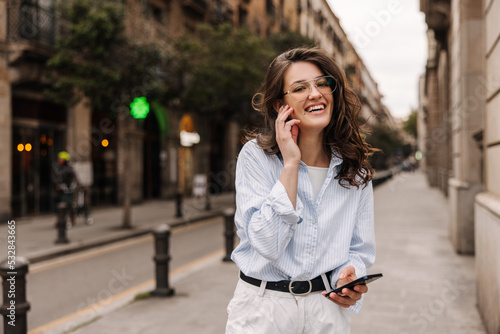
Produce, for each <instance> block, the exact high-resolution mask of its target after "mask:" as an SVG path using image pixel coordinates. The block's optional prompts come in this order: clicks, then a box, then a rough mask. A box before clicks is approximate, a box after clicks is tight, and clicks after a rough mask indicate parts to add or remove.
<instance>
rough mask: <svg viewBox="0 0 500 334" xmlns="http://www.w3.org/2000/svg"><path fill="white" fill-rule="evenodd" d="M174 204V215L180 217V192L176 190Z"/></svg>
mask: <svg viewBox="0 0 500 334" xmlns="http://www.w3.org/2000/svg"><path fill="white" fill-rule="evenodd" d="M175 206H176V211H177V212H176V214H175V217H177V218H181V217H182V192H181V191H177V192H176V193H175Z"/></svg>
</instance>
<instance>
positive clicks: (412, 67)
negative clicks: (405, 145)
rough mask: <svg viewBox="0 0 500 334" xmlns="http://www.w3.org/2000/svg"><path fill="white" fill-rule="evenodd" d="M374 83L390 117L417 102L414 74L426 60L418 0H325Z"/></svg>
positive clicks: (405, 114)
mask: <svg viewBox="0 0 500 334" xmlns="http://www.w3.org/2000/svg"><path fill="white" fill-rule="evenodd" d="M327 1H328V3H329V4H330V7H331V8H332V10H333V12H334V13H335V15H336V16H337V17H338V18H339V19H340V24H341V26H342V28H343V29H344V31H345V32H346V34H347V37H348V38H349V40H350V41H351V43H352V44H353V45H354V48H355V49H356V51H357V53H358V54H359V55H360V56H361V58H362V59H363V62H364V63H365V66H366V67H367V68H368V71H369V72H370V74H371V76H372V77H373V79H374V80H375V81H376V82H377V83H378V88H379V91H380V92H381V93H382V95H383V96H384V97H383V100H382V101H383V102H384V104H385V105H386V106H387V108H389V110H390V112H391V114H392V115H393V116H394V117H397V118H402V119H405V118H407V117H408V115H409V114H410V112H411V110H412V108H413V109H415V108H417V107H418V78H419V77H420V75H421V74H423V73H424V71H425V64H426V61H427V37H426V31H427V26H426V24H425V17H424V14H423V13H422V12H420V10H419V6H420V5H419V3H420V1H419V0H327Z"/></svg>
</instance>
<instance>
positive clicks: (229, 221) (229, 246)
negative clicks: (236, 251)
mask: <svg viewBox="0 0 500 334" xmlns="http://www.w3.org/2000/svg"><path fill="white" fill-rule="evenodd" d="M223 215H224V225H225V229H224V235H225V237H226V238H225V239H226V256H224V258H223V259H222V261H224V262H229V261H232V260H231V253H232V252H233V247H234V208H227V209H225V210H224V212H223Z"/></svg>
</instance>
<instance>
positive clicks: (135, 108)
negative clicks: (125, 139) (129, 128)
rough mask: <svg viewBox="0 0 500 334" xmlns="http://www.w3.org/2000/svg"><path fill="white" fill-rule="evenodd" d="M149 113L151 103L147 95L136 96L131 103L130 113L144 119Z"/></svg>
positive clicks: (134, 116) (136, 117)
mask: <svg viewBox="0 0 500 334" xmlns="http://www.w3.org/2000/svg"><path fill="white" fill-rule="evenodd" d="M148 113H149V103H148V101H147V100H146V98H145V97H136V98H135V99H134V101H132V103H130V115H132V117H133V118H135V119H144V118H146V116H147V115H148Z"/></svg>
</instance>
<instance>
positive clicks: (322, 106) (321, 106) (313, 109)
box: [306, 105, 325, 112]
mask: <svg viewBox="0 0 500 334" xmlns="http://www.w3.org/2000/svg"><path fill="white" fill-rule="evenodd" d="M323 109H325V106H324V105H317V106H313V107H310V108H307V110H306V111H307V112H313V111H316V110H323Z"/></svg>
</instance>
